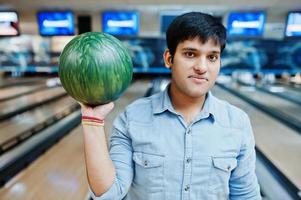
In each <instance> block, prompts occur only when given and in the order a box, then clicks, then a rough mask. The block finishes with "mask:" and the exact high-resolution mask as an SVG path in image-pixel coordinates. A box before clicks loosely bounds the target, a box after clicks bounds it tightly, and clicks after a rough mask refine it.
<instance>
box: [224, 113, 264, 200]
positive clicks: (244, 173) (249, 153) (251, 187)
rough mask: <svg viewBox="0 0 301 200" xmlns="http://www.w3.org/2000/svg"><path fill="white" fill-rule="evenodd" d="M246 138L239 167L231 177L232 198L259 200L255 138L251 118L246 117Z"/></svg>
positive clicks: (233, 199)
mask: <svg viewBox="0 0 301 200" xmlns="http://www.w3.org/2000/svg"><path fill="white" fill-rule="evenodd" d="M244 127H245V128H244V130H243V131H244V133H243V134H244V139H243V144H242V147H241V150H240V154H239V156H238V158H237V159H238V164H237V167H236V168H235V169H234V170H233V172H232V174H231V177H230V183H229V186H230V199H231V200H235V199H250V200H259V199H261V196H260V189H259V185H258V181H257V177H256V174H255V161H256V155H255V140H254V136H253V131H252V127H251V123H250V120H249V118H248V117H247V116H246V117H245V123H244Z"/></svg>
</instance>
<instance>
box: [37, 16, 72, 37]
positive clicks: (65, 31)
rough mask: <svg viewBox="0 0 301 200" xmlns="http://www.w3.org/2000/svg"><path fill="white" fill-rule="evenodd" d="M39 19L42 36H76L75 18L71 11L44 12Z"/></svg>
mask: <svg viewBox="0 0 301 200" xmlns="http://www.w3.org/2000/svg"><path fill="white" fill-rule="evenodd" d="M37 18H38V24H39V31H40V34H41V35H42V36H55V35H74V16H73V13H72V12H71V11H42V12H39V13H38V14H37Z"/></svg>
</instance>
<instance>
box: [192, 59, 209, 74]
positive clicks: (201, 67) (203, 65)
mask: <svg viewBox="0 0 301 200" xmlns="http://www.w3.org/2000/svg"><path fill="white" fill-rule="evenodd" d="M193 69H194V70H195V71H196V72H197V73H199V74H204V73H206V72H207V69H208V63H207V61H206V59H205V58H200V59H198V60H197V61H196V62H195V64H194V66H193Z"/></svg>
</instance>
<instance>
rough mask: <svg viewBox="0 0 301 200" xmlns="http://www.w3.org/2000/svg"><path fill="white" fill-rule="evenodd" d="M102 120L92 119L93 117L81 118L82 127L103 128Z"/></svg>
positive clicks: (84, 116)
mask: <svg viewBox="0 0 301 200" xmlns="http://www.w3.org/2000/svg"><path fill="white" fill-rule="evenodd" d="M104 123H105V122H104V119H101V118H98V117H94V116H86V115H83V116H82V125H88V126H104Z"/></svg>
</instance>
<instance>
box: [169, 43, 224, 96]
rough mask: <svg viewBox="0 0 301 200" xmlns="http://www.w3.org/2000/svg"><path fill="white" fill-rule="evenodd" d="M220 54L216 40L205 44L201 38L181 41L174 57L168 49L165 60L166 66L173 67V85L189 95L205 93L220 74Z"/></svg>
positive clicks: (177, 89)
mask: <svg viewBox="0 0 301 200" xmlns="http://www.w3.org/2000/svg"><path fill="white" fill-rule="evenodd" d="M220 54H221V47H220V45H219V44H216V43H215V42H214V40H212V39H209V40H208V41H207V42H206V43H204V44H203V43H202V42H201V41H200V40H199V38H194V39H191V40H185V41H183V42H181V43H179V44H178V46H177V49H176V52H175V55H174V57H173V59H171V55H170V53H169V51H168V50H166V51H165V53H164V60H165V64H166V67H168V68H169V67H170V68H171V73H172V87H173V88H174V89H175V90H176V91H177V92H180V93H181V94H182V95H185V96H188V97H193V98H197V97H201V96H203V95H205V94H206V93H207V92H208V91H209V90H210V89H211V87H212V86H213V85H214V83H215V80H216V78H217V76H218V73H219V69H220V66H221V60H220Z"/></svg>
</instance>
